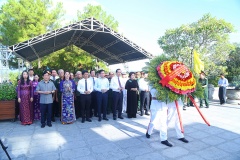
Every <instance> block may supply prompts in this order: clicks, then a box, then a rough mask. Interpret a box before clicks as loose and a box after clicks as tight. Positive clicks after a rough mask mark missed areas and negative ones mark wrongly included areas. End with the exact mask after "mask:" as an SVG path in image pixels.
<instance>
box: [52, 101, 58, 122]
mask: <svg viewBox="0 0 240 160" xmlns="http://www.w3.org/2000/svg"><path fill="white" fill-rule="evenodd" d="M55 116H59V109H58V102H57V101H56V100H54V101H53V104H52V119H54V118H55Z"/></svg>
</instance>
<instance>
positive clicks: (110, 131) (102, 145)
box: [0, 101, 240, 160]
mask: <svg viewBox="0 0 240 160" xmlns="http://www.w3.org/2000/svg"><path fill="white" fill-rule="evenodd" d="M210 104H211V106H210V108H209V109H206V108H203V109H201V111H202V112H203V113H204V115H205V116H206V117H207V119H208V121H209V122H210V123H211V126H210V127H208V126H207V125H206V124H204V122H203V120H202V119H201V117H200V115H199V114H198V113H197V110H196V109H195V108H194V107H189V108H187V111H183V113H182V117H183V123H184V130H185V137H186V138H187V139H188V140H189V141H190V143H188V144H184V143H182V142H180V141H179V140H177V139H176V134H175V130H174V129H173V125H172V124H170V128H169V141H170V142H172V143H173V145H174V147H172V148H169V147H166V146H164V145H162V144H161V143H160V139H159V132H158V130H157V129H158V127H157V128H156V130H155V131H154V134H153V135H152V136H151V139H147V138H146V137H145V133H146V128H147V125H148V122H149V117H148V116H143V117H140V116H138V117H137V118H136V119H128V118H125V119H124V120H117V121H114V120H112V117H111V116H109V118H110V121H108V122H105V121H102V122H98V121H97V118H94V119H93V122H91V123H89V122H86V123H84V124H82V123H81V122H80V120H78V121H77V122H76V123H74V124H71V125H62V124H60V122H55V123H53V127H51V128H50V127H47V126H46V127H45V128H44V129H42V128H40V123H39V122H35V123H34V124H33V125H30V126H22V125H20V122H19V121H17V122H14V123H13V122H8V121H4V122H3V121H1V122H0V137H1V139H2V140H4V143H5V144H7V145H8V146H9V148H8V152H9V154H10V155H11V157H12V158H13V159H17V160H25V159H27V160H32V159H33V160H35V159H36V160H38V159H39V160H58V159H60V160H68V159H69V160H72V159H81V160H94V159H97V160H108V159H109V160H118V159H122V160H132V159H137V160H138V159H140V160H148V159H149V160H155V159H156V160H164V159H165V160H174V159H177V160H240V106H237V105H231V104H226V105H224V106H220V105H219V104H218V102H217V101H212V102H211V103H210ZM124 116H126V115H124ZM0 159H3V160H4V159H7V158H6V156H5V154H4V153H3V151H2V149H1V148H0Z"/></svg>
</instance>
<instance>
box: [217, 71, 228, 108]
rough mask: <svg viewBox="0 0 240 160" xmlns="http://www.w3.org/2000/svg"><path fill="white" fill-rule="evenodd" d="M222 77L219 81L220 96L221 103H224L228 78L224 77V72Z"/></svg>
mask: <svg viewBox="0 0 240 160" xmlns="http://www.w3.org/2000/svg"><path fill="white" fill-rule="evenodd" d="M220 77H221V78H220V79H219V81H218V86H219V91H218V97H219V100H220V104H221V105H223V104H224V103H226V87H227V86H228V80H227V79H226V78H225V77H224V74H221V75H220Z"/></svg>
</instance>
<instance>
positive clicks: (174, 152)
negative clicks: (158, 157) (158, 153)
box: [162, 146, 189, 158]
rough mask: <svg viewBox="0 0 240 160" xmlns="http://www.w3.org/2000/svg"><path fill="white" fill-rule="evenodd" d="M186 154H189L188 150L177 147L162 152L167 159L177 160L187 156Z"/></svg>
mask: <svg viewBox="0 0 240 160" xmlns="http://www.w3.org/2000/svg"><path fill="white" fill-rule="evenodd" d="M188 153H189V151H188V150H186V149H185V148H183V147H179V146H176V147H175V146H174V147H169V148H168V149H164V150H163V151H162V155H163V156H166V157H168V158H177V157H181V156H184V155H187V154H188Z"/></svg>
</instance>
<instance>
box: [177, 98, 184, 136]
mask: <svg viewBox="0 0 240 160" xmlns="http://www.w3.org/2000/svg"><path fill="white" fill-rule="evenodd" d="M175 105H176V108H177V113H178V119H179V123H180V128H181V132H182V133H184V129H183V124H182V116H181V113H180V110H179V106H178V101H176V100H175Z"/></svg>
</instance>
